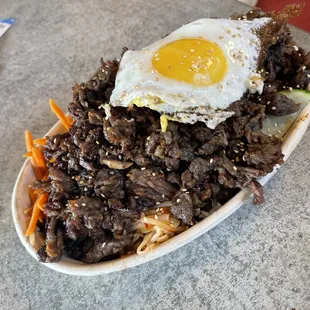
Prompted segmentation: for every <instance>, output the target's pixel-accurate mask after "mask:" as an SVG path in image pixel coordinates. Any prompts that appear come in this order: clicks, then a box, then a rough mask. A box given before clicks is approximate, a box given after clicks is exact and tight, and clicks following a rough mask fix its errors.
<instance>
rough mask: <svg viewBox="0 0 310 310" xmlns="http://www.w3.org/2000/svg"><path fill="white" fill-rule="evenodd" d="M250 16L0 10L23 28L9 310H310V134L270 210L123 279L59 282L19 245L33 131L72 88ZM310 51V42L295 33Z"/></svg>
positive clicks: (36, 5)
mask: <svg viewBox="0 0 310 310" xmlns="http://www.w3.org/2000/svg"><path fill="white" fill-rule="evenodd" d="M246 10H248V8H247V7H245V6H244V5H242V4H240V3H238V2H236V1H233V0H227V1H225V2H224V1H216V0H191V1H187V0H179V1H171V0H153V1H146V0H145V1H143V0H132V1H129V0H127V1H125V0H118V1H104V0H101V1H100V0H92V1H80V0H76V1H69V0H53V1H40V0H33V1H31V0H19V1H16V0H15V1H14V0H1V1H0V14H1V15H0V18H9V17H13V18H15V19H16V22H15V24H14V25H13V26H12V27H11V28H10V29H9V31H8V32H7V33H6V34H5V35H4V36H3V37H2V38H1V39H0V51H1V54H0V94H1V100H0V107H1V112H0V137H1V144H0V145H1V147H0V163H1V179H0V184H1V185H0V309H1V310H7V309H10V310H15V309H16V310H17V309H18V310H19V309H22V310H24V309H25V310H28V309H29V310H30V309H42V310H43V309H58V310H60V309H216V310H220V309H234V310H239V309H266V310H267V309H268V310H270V309H292V308H296V309H298V310H301V309H306V310H307V309H310V247H309V240H310V190H309V189H310V130H308V131H307V133H306V135H305V136H304V138H303V140H302V141H301V143H300V144H299V146H298V147H297V149H296V150H295V152H294V153H293V155H292V156H291V158H290V159H289V160H288V162H286V163H285V165H284V166H283V167H282V168H281V169H280V171H279V172H278V174H277V175H276V176H275V177H274V178H273V179H272V180H271V182H270V183H269V184H268V185H267V186H266V188H265V196H266V203H265V204H264V205H263V206H253V205H251V204H250V203H248V204H246V205H244V206H243V207H242V208H241V209H239V210H238V211H237V212H236V213H234V214H233V215H232V216H231V217H230V218H228V219H227V220H225V221H224V222H223V223H221V224H220V225H218V226H217V227H216V228H215V229H213V230H212V231H210V232H209V233H207V234H205V235H203V236H202V237H200V238H199V239H196V240H195V241H194V242H191V243H190V244H188V245H186V246H184V247H183V248H181V249H179V250H177V251H175V252H173V253H171V254H169V255H166V256H164V257H162V258H160V259H157V260H155V261H152V262H150V263H147V264H145V265H141V266H139V267H135V268H133V269H128V270H125V271H122V272H118V273H114V274H109V275H104V276H98V277H92V278H83V277H74V276H67V275H63V274H59V273H56V272H54V271H52V270H50V269H48V268H46V267H44V266H43V265H41V264H39V263H37V262H35V261H34V259H33V258H31V257H30V255H29V254H28V253H27V252H26V250H25V249H24V248H23V246H22V245H21V243H20V241H19V240H18V237H17V234H16V233H15V228H14V226H13V222H12V217H11V206H10V203H11V193H12V190H13V185H14V182H15V179H16V177H17V174H18V171H19V169H20V168H21V166H22V164H23V158H22V157H21V156H22V154H23V153H24V152H25V151H24V139H23V131H24V130H25V129H29V130H31V132H32V133H33V134H34V136H35V137H36V138H39V137H41V136H42V135H43V134H44V133H46V132H47V131H48V129H49V128H50V127H51V126H52V125H53V124H54V123H55V121H56V119H55V117H54V116H53V115H52V113H51V112H50V110H49V106H48V98H49V97H53V99H54V100H55V101H56V102H57V103H58V104H59V105H60V106H61V107H62V108H63V109H65V108H66V105H67V103H68V102H69V100H70V96H71V87H72V86H73V83H74V81H78V82H82V81H86V80H87V79H88V77H90V75H91V74H92V73H93V72H94V71H95V70H96V69H97V66H98V65H99V59H100V57H104V58H105V59H109V58H113V57H118V56H119V55H120V51H121V49H122V47H123V46H127V47H129V48H142V47H143V46H146V45H148V44H149V43H151V42H153V41H155V40H157V39H158V38H160V37H162V36H164V35H165V34H167V33H169V32H170V31H172V30H174V29H176V28H178V27H180V26H181V25H182V24H184V23H187V22H189V21H193V20H195V19H198V18H201V17H211V16H213V17H214V16H218V17H228V16H229V15H230V13H232V12H233V11H246ZM293 32H294V34H295V38H296V41H297V43H298V44H300V45H302V46H304V47H305V48H307V49H308V50H309V49H310V35H309V34H307V33H305V32H302V31H301V30H296V29H294V30H293Z"/></svg>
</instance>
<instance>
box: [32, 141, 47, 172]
mask: <svg viewBox="0 0 310 310" xmlns="http://www.w3.org/2000/svg"><path fill="white" fill-rule="evenodd" d="M32 156H33V159H34V161H35V162H36V163H37V165H38V166H39V168H40V169H42V171H44V172H46V171H45V170H46V164H45V158H44V155H43V154H42V152H41V151H40V150H38V149H37V148H35V147H33V148H32Z"/></svg>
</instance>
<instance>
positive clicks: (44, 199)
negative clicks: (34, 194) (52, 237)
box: [25, 193, 48, 237]
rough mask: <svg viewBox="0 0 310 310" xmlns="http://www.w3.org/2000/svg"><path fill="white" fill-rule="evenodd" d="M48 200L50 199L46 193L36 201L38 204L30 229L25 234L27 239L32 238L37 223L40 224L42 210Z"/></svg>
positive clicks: (35, 207)
mask: <svg viewBox="0 0 310 310" xmlns="http://www.w3.org/2000/svg"><path fill="white" fill-rule="evenodd" d="M47 199H48V193H44V194H42V195H40V196H39V197H38V199H37V200H36V202H35V204H34V206H33V210H32V214H31V219H30V222H29V226H28V229H27V231H26V234H25V235H26V237H28V236H30V235H31V234H32V233H33V232H34V230H35V228H36V225H37V222H38V219H39V216H40V212H41V208H42V206H43V205H44V204H45V203H46V201H47Z"/></svg>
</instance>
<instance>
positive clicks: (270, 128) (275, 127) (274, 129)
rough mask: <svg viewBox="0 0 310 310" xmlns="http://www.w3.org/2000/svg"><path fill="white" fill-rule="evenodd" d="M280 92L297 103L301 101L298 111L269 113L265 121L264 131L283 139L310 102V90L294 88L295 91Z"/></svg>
mask: <svg viewBox="0 0 310 310" xmlns="http://www.w3.org/2000/svg"><path fill="white" fill-rule="evenodd" d="M280 94H283V95H285V96H287V97H288V98H290V99H292V100H294V101H295V102H296V103H300V108H299V110H298V111H297V112H296V113H293V114H289V115H284V116H273V115H267V117H266V119H265V120H264V121H263V129H262V132H263V133H264V134H266V135H274V136H276V137H277V138H280V139H282V138H283V137H284V136H285V134H286V133H287V131H288V130H289V129H290V127H291V126H292V124H293V123H294V121H295V119H296V118H297V116H298V115H299V113H300V111H301V110H302V109H303V108H304V107H305V106H306V104H309V103H310V92H308V91H306V90H301V89H293V91H288V90H283V91H281V92H280Z"/></svg>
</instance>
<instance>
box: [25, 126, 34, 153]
mask: <svg viewBox="0 0 310 310" xmlns="http://www.w3.org/2000/svg"><path fill="white" fill-rule="evenodd" d="M25 142H26V149H27V151H28V152H31V149H32V148H33V140H32V134H31V133H30V131H29V130H25Z"/></svg>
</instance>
